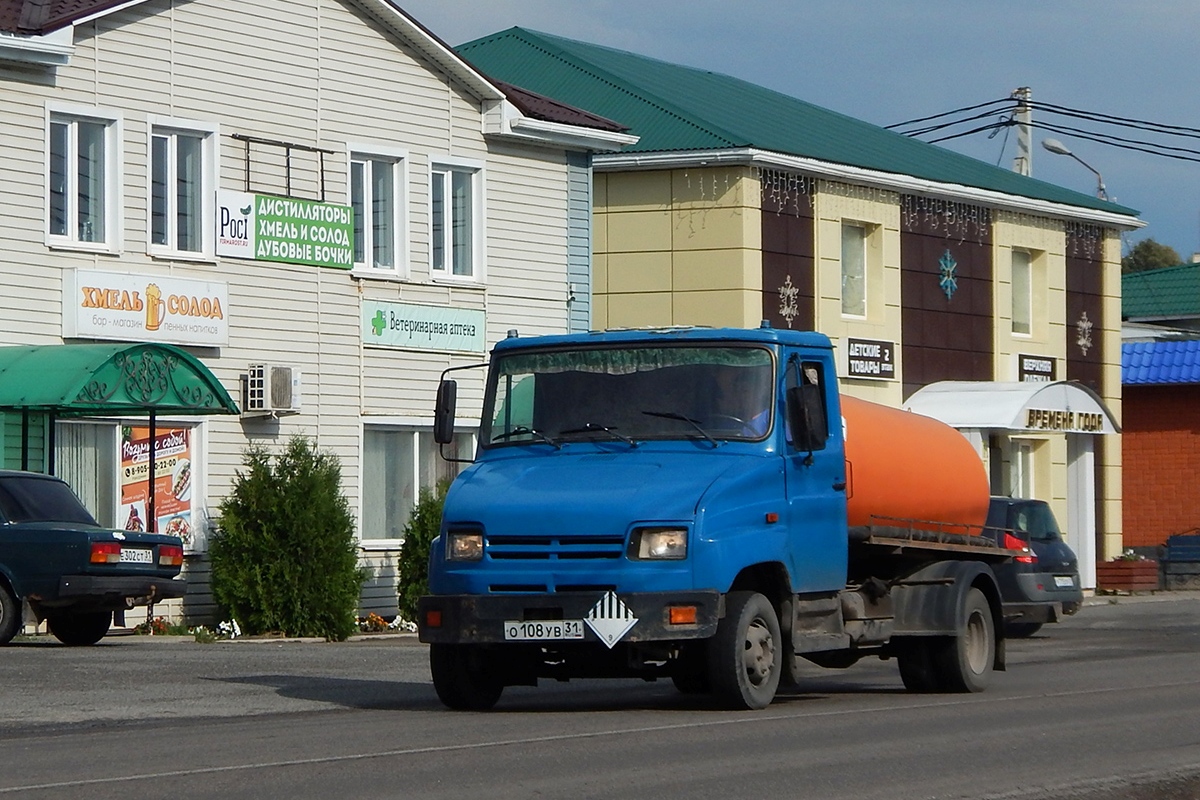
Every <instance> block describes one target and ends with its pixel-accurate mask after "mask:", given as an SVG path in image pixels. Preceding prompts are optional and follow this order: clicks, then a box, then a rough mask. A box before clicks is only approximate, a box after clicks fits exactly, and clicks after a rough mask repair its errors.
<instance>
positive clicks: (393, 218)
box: [350, 154, 405, 272]
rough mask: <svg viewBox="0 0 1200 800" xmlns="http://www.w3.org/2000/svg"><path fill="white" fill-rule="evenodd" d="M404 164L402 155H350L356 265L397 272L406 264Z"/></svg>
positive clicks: (351, 203)
mask: <svg viewBox="0 0 1200 800" xmlns="http://www.w3.org/2000/svg"><path fill="white" fill-rule="evenodd" d="M403 165H404V159H403V157H400V156H378V155H361V154H351V156H350V205H351V207H352V208H353V209H354V266H355V267H356V268H364V269H377V270H388V271H392V272H396V271H399V270H400V268H401V267H402V266H403V263H402V261H401V253H402V251H401V247H402V243H403V238H402V237H401V230H402V227H403V216H402V209H403V202H402V200H403V197H402V192H403V187H404V185H405V181H404V173H403V170H402V168H403Z"/></svg>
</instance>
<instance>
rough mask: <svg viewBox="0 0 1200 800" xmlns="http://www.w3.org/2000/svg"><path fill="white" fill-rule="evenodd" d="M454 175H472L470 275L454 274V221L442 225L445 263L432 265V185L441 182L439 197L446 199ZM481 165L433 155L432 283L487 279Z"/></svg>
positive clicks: (433, 247)
mask: <svg viewBox="0 0 1200 800" xmlns="http://www.w3.org/2000/svg"><path fill="white" fill-rule="evenodd" d="M454 173H459V174H469V175H470V176H471V184H470V185H471V248H470V252H471V272H470V274H462V275H459V274H455V272H454V267H453V264H452V259H453V252H454V248H453V244H454V238H453V229H454V223H453V219H451V220H450V224H448V225H443V230H442V232H441V237H440V239H441V246H442V252H443V253H444V254H446V255H445V258H446V260H445V261H444V262H443V264H442V266H441V267H438V266H437V265H436V264H435V258H434V253H435V250H436V242H435V238H437V235H436V233H435V232H436V225H435V222H436V215H435V211H434V200H433V197H434V191H435V183H436V182H441V185H442V197H443V198H445V197H448V196H449V193H450V190H451V189H452V185H453V184H452V176H453V174H454ZM484 186H485V182H484V168H483V163H482V162H479V161H474V160H471V159H463V158H449V157H444V156H434V157H432V158H431V159H430V163H429V272H430V274H431V275H432V276H433V278H434V279H435V280H448V281H461V282H466V283H482V282H483V281H484V279H485V276H486V265H485V263H484V253H485V250H486V248H485V247H484V238H485V236H486V233H487V220H486V203H485V201H484V198H485V195H484V191H485V188H484Z"/></svg>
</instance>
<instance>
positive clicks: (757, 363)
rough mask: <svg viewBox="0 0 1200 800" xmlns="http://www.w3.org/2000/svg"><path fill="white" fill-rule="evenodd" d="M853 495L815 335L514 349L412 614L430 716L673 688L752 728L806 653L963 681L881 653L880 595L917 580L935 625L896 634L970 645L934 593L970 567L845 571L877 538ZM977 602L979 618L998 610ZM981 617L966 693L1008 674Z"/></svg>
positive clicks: (724, 332) (886, 615)
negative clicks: (572, 684)
mask: <svg viewBox="0 0 1200 800" xmlns="http://www.w3.org/2000/svg"><path fill="white" fill-rule="evenodd" d="M455 396H456V384H455V382H454V381H452V380H447V379H445V377H443V381H442V384H441V386H440V387H439V393H438V409H437V414H436V420H435V438H436V439H437V440H438V441H440V442H447V441H449V440H450V438H451V436H452V434H453V427H454V408H455ZM846 485H847V475H846V461H845V453H844V450H843V437H842V423H841V414H840V410H839V394H838V388H837V381H836V370H835V365H834V355H833V348H832V346H831V344H830V341H829V339H828V338H827V337H825V336H823V335H821V334H818V333H812V332H797V331H784V330H775V329H771V328H768V327H763V328H761V329H756V330H736V329H705V328H686V329H665V330H653V331H647V330H627V331H611V332H603V333H591V334H575V335H563V336H545V337H537V338H526V339H522V338H519V337H515V336H510V338H507V339H505V340H502V341H500V342H499V343H498V344H497V345H496V346H495V348H494V350H493V352H492V357H491V359H490V364H489V370H488V377H487V382H486V389H485V396H484V400H483V413H482V420H481V423H480V426H479V447H478V452H477V456H476V459H475V461H474V463H472V464H471V465H470V466H469V467H468V468H466V469H465V470H464V471H463V472H462V473H461V474H460V475H459V476H458V478H457V479H456V480H455V481H454V483H453V484H452V485H451V487H450V489H449V492H448V494H447V496H446V502H445V506H444V511H443V520H442V527H441V534H440V536H439V537H438V538H437V539H436V540H435V541H434V542H433V544H432V547H431V553H430V563H429V588H430V594H429V595H428V596H426V597H424V598H422V599H421V601H420V605H419V609H418V611H419V613H418V617H419V619H418V625H419V632H420V637H421V640H422V641H424V642H428V643H430V665H431V670H432V673H433V680H434V685H435V688H436V689H437V692H438V695H439V697H440V698H441V699H442V700H443V702H444V703H445V704H446V705H448V706H450V707H451V708H456V709H485V708H490V707H491V706H492V705H494V704H495V703H496V702H497V701H498V699H499V698H500V695H501V693H502V691H503V689H504V687H505V686H509V685H536V683H537V680H538V679H539V678H556V679H560V680H562V679H570V678H576V677H640V678H660V677H662V678H670V679H671V680H673V681H674V683H675V685H676V686H677V687H678V688H679V689H680V690H681V691H684V692H689V693H699V692H707V693H711V694H713V695H715V696H716V697H717V698H718V700H720V701H721V702H722V703H723V704H725V705H728V706H732V707H735V708H761V707H764V706H766V705H767V704H769V703H770V702H771V700H772V699H773V697H774V695H775V693H776V690H777V688H778V686H779V683H780V681H781V680H782V681H785V682H789V681H793V680H795V678H796V676H797V672H796V658H795V656H796V655H797V654H799V655H802V656H804V657H806V658H809V660H811V661H814V662H815V663H818V664H824V665H826V666H845V665H848V664H850V663H853V662H854V661H855V660H857V658H859V657H862V656H863V655H866V654H880V655H885V656H887V655H897V656H899V657H901V663H902V675H903V674H904V672H905V669H904V665H905V664H906V663H907V665H908V669H907V672H908V673H910V676H911V681H910V677H905V683H906V685H909V684H910V683H911V685H912V686H915V687H918V688H921V689H931V688H936V687H939V686H943V685H945V686H949V685H951V684H954V683H956V681H957V682H958V683H962V682H964V680H966V679H964V678H963V676H962V675H950V674H948V673H947V670H946V669H943V670H942V671H941V672H938V670H937V669H936V668H935V667H934V666H932V664H933V663H934V662H935V661H937V658H935V655H937V654H936V653H935V652H934V650H935V649H936V648H933V647H925V646H921V645H919V644H917V645H914V644H913V643H914V642H917V641H918V639H919V637H913V636H910V637H899V639H900V640H901V641H899V642H897V643H893V642H891V639H892V638H893V635H894V634H895V633H896V631H897V630H898V628H897V622H898V618H897V612H896V608H895V606H894V603H893V595H894V594H896V592H893V591H890V589H891V586H890V583H894V582H896V581H897V580H899V579H901V578H903V579H904V580H903V581H901V582H902V583H903V582H905V581H907V583H906V584H905V585H906V587H907V588H909V589H916V590H917V593H916V594H914V593H913V592H911V591H910V592H909V594H910V595H912V596H911V597H910V601H909V602H908V603H907V605H908V607H910V608H911V609H915V608H916V607H917V605H926V606H932V607H936V609H937V610H935V611H932V612H930V611H921V612H916V611H912V610H910V611H909V612H902V613H901V614H900V617H901V619H899V622H900V628H899V629H901V630H907V631H908V632H909V633H914V634H925V633H935V634H939V635H940V638H943V639H944V638H947V636H948V637H949V638H951V639H955V640H957V638H958V637H957V634H959V633H962V632H963V630H964V627H963V626H964V625H966V624H967V623H966V622H964V620H963V619H962V618H961V617H962V614H963V609H961V608H960V607H959V606H961V605H962V604H963V603H964V602H966V601H965V593H964V592H963V591H953V592H942V593H941V594H942V595H944V596H945V597H943V598H942V599H940V600H938V601H937V602H935V603H932V604H931V603H929V602H928V597H926V596H925V593H923V592H922V591H921V589H920V587H926V586H938V587H942V588H944V587H946V586H952V585H954V584H955V582H956V581H957V578H956V576H957V575H958V573H960V572H963V570H961V569H958V570H955V569H954V568H953V567H952V566H951V567H950V568H948V567H947V566H946V558H945V553H944V552H938V553H937V554H936V556H935V557H930V556H929V555H928V553H927V552H926V547H925V546H924V545H922V544H920V543H919V542H912V541H910V542H909V543H908V553H907V554H903V555H899V556H895V557H892V558H889V557H888V556H887V555H886V552H888V551H886V550H881V549H880V548H878V547H876V548H874V550H872V551H871V555H870V556H864V557H862V558H859V559H858V561H859V562H861V564H862V565H864V566H863V569H857V568H855V566H854V565H853V564H852V563H851V561H852V558H854V555H853V554H854V552H855V550H856V548H858V547H861V546H862V545H864V544H871V541H870V540H871V537H872V535H876V534H875V532H865V533H864V532H861V531H860V532H857V533H856V532H853V531H850V530H849V529H848V527H847V512H846ZM876 538H879V537H878V536H876ZM914 552H916V553H920V554H921V555H920V556H918V557H914V556H913V555H912V554H913V553H914ZM997 555H998V554H997V553H996V552H992V553H990V554H989V556H990V557H992V558H995V557H997ZM968 560H969V561H970V560H973V559H968ZM950 563H951V565H953V563H957V562H955V560H954V559H950ZM939 564H940V566H939ZM974 564H975V566H974V567H972V568H970V569H968V570H966V572H965V573H964V574H965V575H966V577H967V578H968V579H969V580H970V582H974V583H978V580H977V579H978V577H979V576H980V575H983V574H984V573H983V572H981V571H980V567H982V570H984V571H986V569H987V567H986V564H985V563H984V562H980V561H975V562H974ZM864 569H865V570H866V572H871V573H872V574H870V575H868V574H866V572H864V571H863V570H864ZM947 569H949V573H947ZM922 571H924V572H922ZM930 571H932V572H934V573H936V574H935V575H933V577H932V578H930V577H929V575H927V574H925V573H929V572H930ZM917 573H921V574H919V575H917ZM968 573H969V574H968ZM988 574H990V573H988ZM881 575H882V576H883V577H882V579H881V577H880V576H881ZM913 575H917V577H916V578H914V577H913ZM984 577H986V576H984ZM986 583H987V582H986V580H985V581H984V584H985V585H984V586H983V588H984V590H985V591H983V592H982V593H983V594H984V595H985V601H986V600H987V594H988V591H991V593H992V594H994V593H995V592H994V587H991V588H990V590H989V588H988V586H987V585H986ZM918 594H919V595H920V596H919V597H918V596H917V595H918ZM947 598H948V599H947ZM918 601H919V602H918ZM902 605H903V603H902ZM906 613H907V617H908V618H909V619H908V621H907V622H905V621H904V620H903V618H904V617H905V615H906ZM980 613H981V614H982V615H983V616H986V617H987V620H986V622H987V624H988V626H989V627H988V629H987V630H985V631H982V632H981V633H979V636H982V637H983V638H986V639H988V641H987V642H986V643H985V645H984V647H983V650H981V651H980V652H979V653H975V667H974V668H973V669H974V670H975V672H977V673H979V674H978V675H973V676H968V677H974V678H975V679H976V680H977V682H982V681H983V679H984V678H985V677H986V673H987V672H990V670H991V668H992V666H993V665H997V666H1001V667H1002V657H997V652H998V649H999V648H998V646H999V645H1000V644H1002V639H1001V638H1000V637H999V636H997V635H996V634H995V628H996V627H997V626H996V625H994V624H993V623H994V619H993V617H994V616H995V614H996V613H998V612H996V611H995V610H994V609H992V608H990V607H988V608H987V609H985V611H984V612H980ZM914 615H917V616H918V617H919V618H916V619H914ZM926 617H928V618H929V619H928V620H926V619H925V618H926ZM927 621H928V622H929V623H930V624H926V622H927ZM905 626H907V627H905ZM977 638H979V637H978V636H977ZM905 642H907V645H905ZM889 647H890V648H891V649H888V648H889ZM942 649H944V648H942ZM959 649H961V648H959ZM937 652H938V653H940V652H941V650H938V651H937ZM959 656H960V657H959V659H958V660H959V661H961V660H962V658H965V656H962V655H961V654H959ZM943 660H944V659H943ZM948 669H949V668H948ZM956 669H957V668H956ZM953 671H954V669H950V672H953ZM958 671H959V672H961V671H962V670H961V669H959V670H958ZM935 673H936V674H935ZM939 675H940V676H941V678H939V677H938V676H939ZM942 678H944V680H943V679H942ZM966 682H968V683H969V682H970V681H969V680H967V681H966ZM910 688H911V687H910ZM965 688H972V689H973V688H977V687H975V686H967V687H965ZM978 688H981V687H978Z"/></svg>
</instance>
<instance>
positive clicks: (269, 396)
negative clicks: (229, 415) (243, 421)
mask: <svg viewBox="0 0 1200 800" xmlns="http://www.w3.org/2000/svg"><path fill="white" fill-rule="evenodd" d="M242 408H243V410H244V411H245V413H246V414H250V415H263V414H296V413H299V411H300V369H299V368H298V367H289V366H280V365H279V364H250V365H249V366H248V367H247V369H246V398H245V403H243V404H242Z"/></svg>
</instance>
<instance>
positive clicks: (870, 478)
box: [842, 395, 990, 534]
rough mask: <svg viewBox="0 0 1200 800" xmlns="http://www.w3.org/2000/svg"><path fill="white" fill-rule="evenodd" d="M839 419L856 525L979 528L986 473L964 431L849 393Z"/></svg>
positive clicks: (963, 530) (983, 512)
mask: <svg viewBox="0 0 1200 800" xmlns="http://www.w3.org/2000/svg"><path fill="white" fill-rule="evenodd" d="M842 419H843V421H844V430H845V436H846V499H847V511H848V516H849V524H850V525H851V526H856V525H869V524H872V523H874V524H878V525H895V524H902V523H897V522H895V521H893V520H895V519H900V520H906V521H907V520H914V521H918V522H919V523H920V524H917V525H915V526H914V527H918V528H924V529H933V530H946V531H948V532H951V533H971V534H978V533H980V526H982V525H983V523H984V521H985V520H986V519H987V512H988V501H989V495H990V492H989V486H988V476H987V472H986V470H985V469H984V466H983V461H982V460H981V459H980V457H979V454H978V453H976V452H975V448H974V447H972V446H971V443H970V442H968V441H967V439H966V437H965V436H963V435H962V434H961V433H959V432H958V431H957V430H955V429H954V428H951V427H950V426H949V425H946V424H945V423H943V422H939V421H938V420H935V419H932V418H931V417H925V416H922V415H920V414H914V413H912V412H911V411H900V410H899V409H895V408H889V407H887V406H881V405H879V404H877V403H871V402H868V401H866V400H859V399H857V398H853V397H846V396H844V395H843V397H842ZM928 523H951V524H950V525H945V524H928ZM903 524H905V525H907V524H908V523H907V522H906V523H903Z"/></svg>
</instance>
